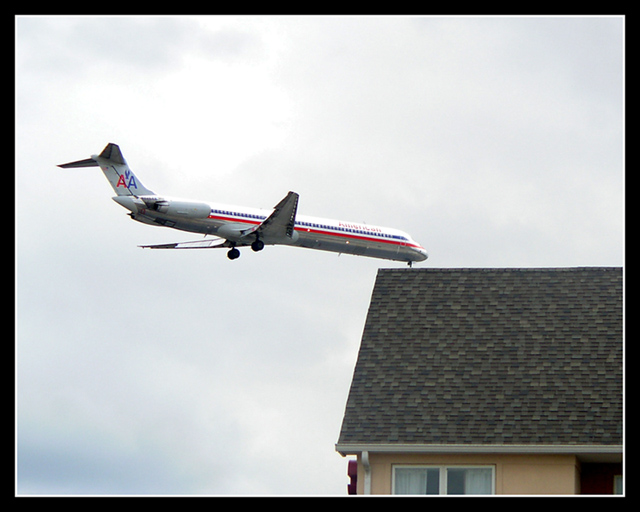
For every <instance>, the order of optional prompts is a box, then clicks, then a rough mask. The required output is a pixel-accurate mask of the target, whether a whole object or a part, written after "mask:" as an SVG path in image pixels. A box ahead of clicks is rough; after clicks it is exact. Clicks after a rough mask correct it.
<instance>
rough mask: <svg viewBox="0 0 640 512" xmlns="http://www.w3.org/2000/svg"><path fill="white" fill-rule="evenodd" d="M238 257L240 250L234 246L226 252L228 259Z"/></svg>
mask: <svg viewBox="0 0 640 512" xmlns="http://www.w3.org/2000/svg"><path fill="white" fill-rule="evenodd" d="M239 257H240V251H239V250H238V249H236V248H235V247H234V248H233V249H231V250H230V251H229V252H228V253H227V258H229V259H230V260H237V259H238V258H239Z"/></svg>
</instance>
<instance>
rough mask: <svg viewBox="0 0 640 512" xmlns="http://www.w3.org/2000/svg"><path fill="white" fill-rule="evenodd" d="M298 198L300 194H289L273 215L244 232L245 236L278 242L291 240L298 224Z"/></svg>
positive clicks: (276, 207) (277, 206)
mask: <svg viewBox="0 0 640 512" xmlns="http://www.w3.org/2000/svg"><path fill="white" fill-rule="evenodd" d="M298 198H299V195H298V194H296V193H295V192H289V193H288V194H287V195H286V197H285V198H284V199H283V200H282V201H280V202H279V203H278V204H277V205H276V206H275V208H274V209H273V213H272V214H271V215H269V216H268V217H267V218H266V219H265V220H264V221H263V222H262V223H261V224H258V225H257V226H254V227H252V228H250V229H247V230H246V231H244V232H243V236H248V235H256V236H257V237H258V238H260V239H261V240H265V241H278V240H282V239H286V238H291V237H292V236H293V232H294V227H295V222H296V212H297V211H298Z"/></svg>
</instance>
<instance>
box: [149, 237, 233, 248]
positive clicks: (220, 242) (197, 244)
mask: <svg viewBox="0 0 640 512" xmlns="http://www.w3.org/2000/svg"><path fill="white" fill-rule="evenodd" d="M140 247H142V248H143V249H218V248H221V247H231V243H230V242H228V241H227V240H225V239H224V238H207V239H205V240H194V241H191V242H176V243H173V244H158V245H141V246H140Z"/></svg>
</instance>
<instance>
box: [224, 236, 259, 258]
mask: <svg viewBox="0 0 640 512" xmlns="http://www.w3.org/2000/svg"><path fill="white" fill-rule="evenodd" d="M251 249H252V250H253V251H255V252H258V251H261V250H262V249H264V242H263V241H262V240H255V241H254V242H252V243H251ZM239 257H240V251H239V250H238V249H237V248H235V247H232V248H231V249H229V252H228V253H227V258H229V259H230V260H237V259H238V258H239Z"/></svg>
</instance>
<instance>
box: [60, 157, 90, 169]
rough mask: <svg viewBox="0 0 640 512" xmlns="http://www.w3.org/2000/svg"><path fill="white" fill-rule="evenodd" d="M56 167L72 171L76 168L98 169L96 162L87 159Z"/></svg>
mask: <svg viewBox="0 0 640 512" xmlns="http://www.w3.org/2000/svg"><path fill="white" fill-rule="evenodd" d="M58 167H62V168H63V169H74V168H76V167H98V162H96V161H95V160H94V159H93V158H87V159H86V160H78V161H77V162H69V163H68V164H61V165H59V166H58Z"/></svg>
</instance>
